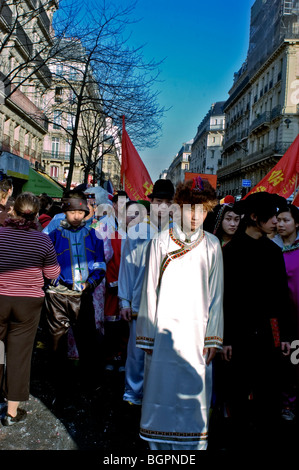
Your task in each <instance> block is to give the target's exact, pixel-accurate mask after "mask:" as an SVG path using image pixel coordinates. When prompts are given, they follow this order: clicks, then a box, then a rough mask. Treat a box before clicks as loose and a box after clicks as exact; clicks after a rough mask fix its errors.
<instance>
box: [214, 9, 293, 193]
mask: <svg viewBox="0 0 299 470" xmlns="http://www.w3.org/2000/svg"><path fill="white" fill-rule="evenodd" d="M298 103H299V2H298V1H284V0H271V1H270V0H263V1H261V0H257V1H256V2H255V3H254V5H253V7H252V9H251V25H250V40H249V49H248V55H247V58H246V61H245V62H244V64H243V65H242V67H241V68H240V70H239V71H238V72H237V73H236V74H235V77H234V83H233V86H232V88H231V90H230V91H229V98H228V100H227V101H226V102H225V104H224V112H225V116H226V132H225V139H224V142H223V153H222V162H221V167H220V168H219V169H218V172H217V175H218V185H219V192H220V197H224V196H225V195H226V194H232V195H234V196H236V197H237V198H240V197H242V196H244V195H245V194H246V192H248V191H249V190H250V188H252V187H253V186H255V185H256V184H257V183H258V182H259V181H260V180H261V179H262V178H263V177H264V176H265V175H266V174H267V173H268V172H269V171H270V170H271V168H273V166H274V165H275V164H276V163H277V161H278V160H279V159H280V158H281V157H282V156H283V155H284V153H285V152H286V150H287V149H288V148H289V146H290V145H291V143H292V142H293V141H294V140H295V138H296V137H297V135H298V133H299V114H298Z"/></svg>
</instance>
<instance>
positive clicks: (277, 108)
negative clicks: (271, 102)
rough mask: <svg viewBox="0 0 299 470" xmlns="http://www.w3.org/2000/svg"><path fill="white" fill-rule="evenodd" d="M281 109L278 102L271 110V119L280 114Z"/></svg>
mask: <svg viewBox="0 0 299 470" xmlns="http://www.w3.org/2000/svg"><path fill="white" fill-rule="evenodd" d="M281 111H282V106H281V105H280V104H279V105H277V106H275V108H273V109H272V111H271V121H273V119H275V118H277V117H278V116H281Z"/></svg>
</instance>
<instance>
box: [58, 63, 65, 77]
mask: <svg viewBox="0 0 299 470" xmlns="http://www.w3.org/2000/svg"><path fill="white" fill-rule="evenodd" d="M56 75H57V76H58V77H62V75H63V64H56Z"/></svg>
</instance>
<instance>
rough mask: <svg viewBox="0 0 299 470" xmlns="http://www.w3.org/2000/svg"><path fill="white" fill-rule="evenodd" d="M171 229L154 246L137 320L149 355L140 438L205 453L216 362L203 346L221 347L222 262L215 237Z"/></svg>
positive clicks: (139, 337)
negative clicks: (188, 236) (209, 360)
mask: <svg viewBox="0 0 299 470" xmlns="http://www.w3.org/2000/svg"><path fill="white" fill-rule="evenodd" d="M185 239H186V237H185V235H184V234H183V232H182V231H181V230H180V229H179V228H178V227H174V229H173V230H170V231H165V232H162V233H161V234H160V235H159V236H158V237H157V238H156V239H154V240H153V241H152V243H151V247H150V252H149V261H148V265H147V270H146V274H145V278H144V284H143V291H142V296H141V303H140V308H139V313H138V319H137V338H136V344H137V346H138V347H140V348H148V349H152V350H153V353H152V355H149V354H146V364H145V377H144V390H143V393H144V395H143V402H142V416H141V424H140V436H141V437H142V438H143V439H145V440H148V441H156V442H165V443H170V444H171V443H176V444H181V445H182V449H183V445H184V444H185V446H188V445H190V444H199V443H202V447H199V448H206V445H207V437H208V416H209V408H210V403H211V395H212V364H210V365H209V366H207V365H206V362H205V357H204V355H203V349H204V347H217V348H221V347H222V338H223V261H222V251H221V247H220V243H219V241H218V239H217V238H216V237H215V236H214V235H212V234H210V233H207V232H203V231H201V230H200V231H199V232H197V233H195V234H194V235H193V236H192V237H191V240H190V241H189V242H186V243H183V242H182V241H183V240H185Z"/></svg>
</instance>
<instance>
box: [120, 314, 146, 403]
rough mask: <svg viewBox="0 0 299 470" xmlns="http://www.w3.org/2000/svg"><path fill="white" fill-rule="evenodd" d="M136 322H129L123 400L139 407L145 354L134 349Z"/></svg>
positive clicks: (138, 349) (140, 350)
mask: <svg viewBox="0 0 299 470" xmlns="http://www.w3.org/2000/svg"><path fill="white" fill-rule="evenodd" d="M136 321H137V320H135V319H133V320H132V321H130V323H129V325H130V336H129V341H128V348H127V359H126V366H125V392H124V395H123V399H124V400H125V401H130V402H132V403H134V404H135V405H141V402H142V397H143V376H144V355H145V352H144V351H143V350H142V349H140V348H137V347H136Z"/></svg>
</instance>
